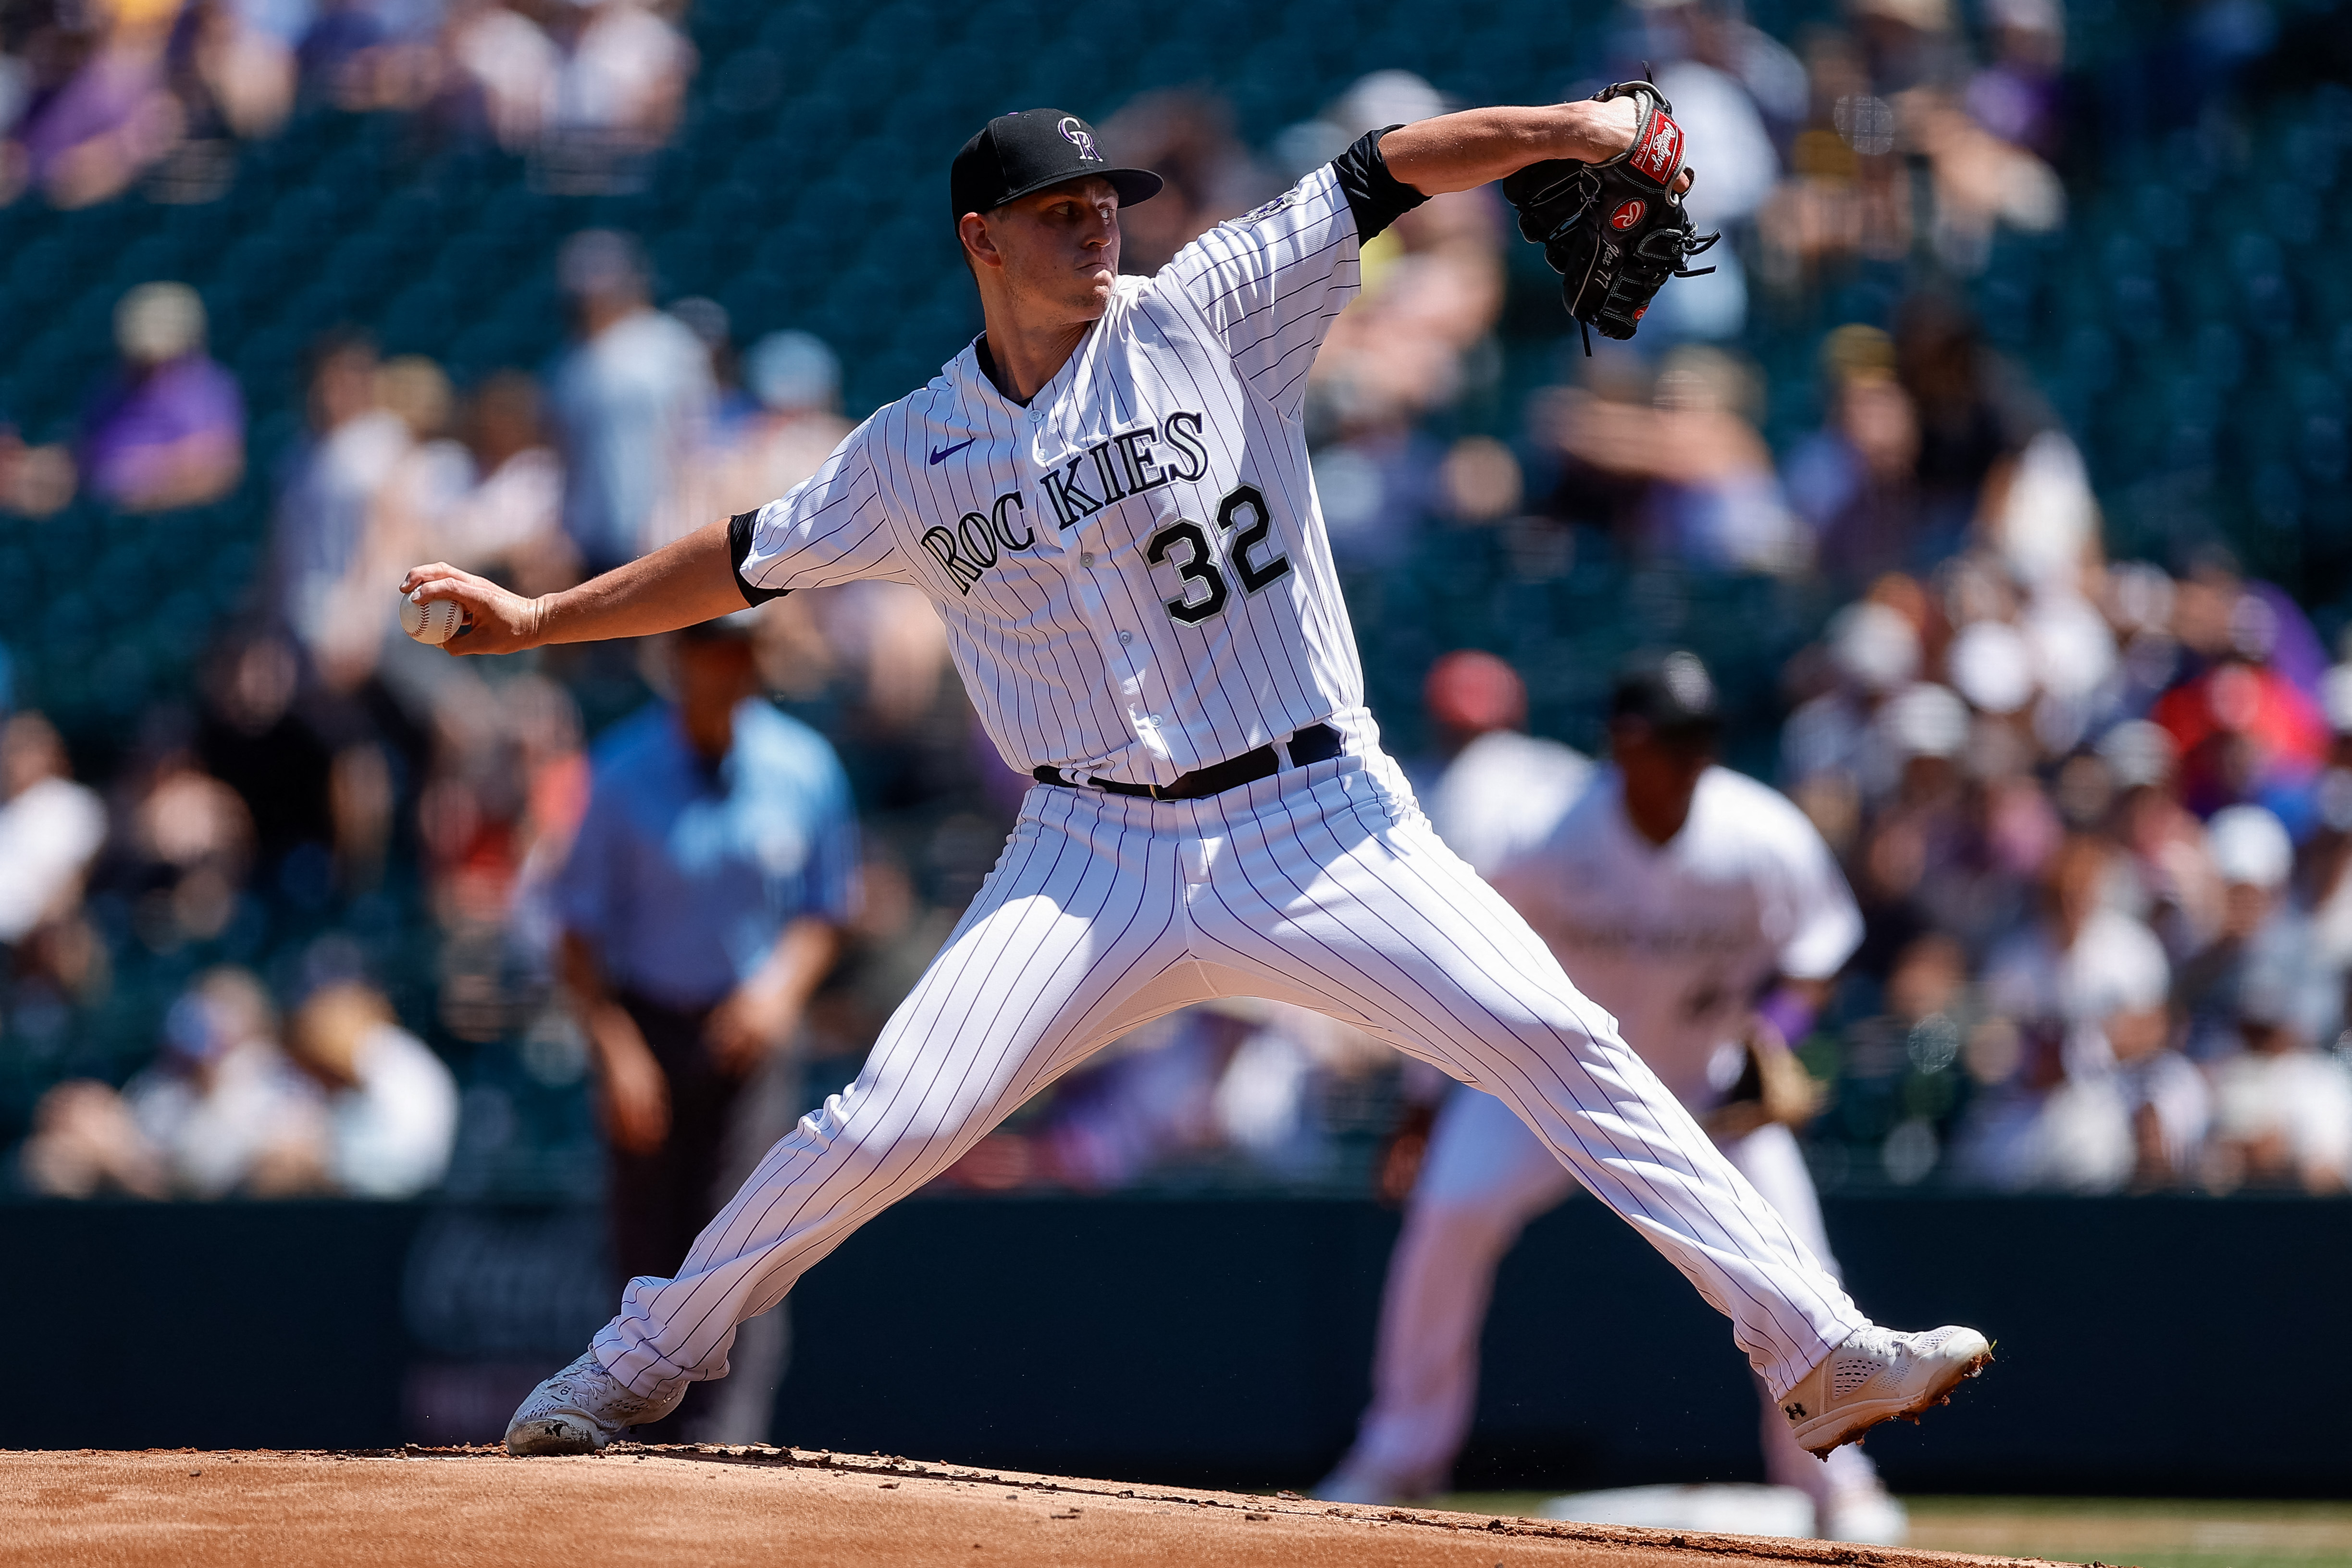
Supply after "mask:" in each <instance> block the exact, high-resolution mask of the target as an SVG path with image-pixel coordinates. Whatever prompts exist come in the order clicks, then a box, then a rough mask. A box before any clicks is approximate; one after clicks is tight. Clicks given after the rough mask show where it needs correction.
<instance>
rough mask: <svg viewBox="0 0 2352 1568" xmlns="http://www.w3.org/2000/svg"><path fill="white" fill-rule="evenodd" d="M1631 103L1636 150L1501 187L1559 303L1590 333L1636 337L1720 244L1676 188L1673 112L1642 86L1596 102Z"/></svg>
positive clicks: (1532, 174)
mask: <svg viewBox="0 0 2352 1568" xmlns="http://www.w3.org/2000/svg"><path fill="white" fill-rule="evenodd" d="M1628 96H1630V97H1632V98H1633V99H1635V100H1636V101H1637V103H1638V104H1639V107H1640V110H1641V118H1640V119H1639V120H1637V121H1636V122H1635V124H1634V128H1633V145H1632V146H1631V147H1629V148H1627V149H1626V150H1625V151H1624V152H1620V153H1619V154H1618V155H1617V156H1616V157H1614V158H1612V159H1610V160H1609V161H1608V162H1605V163H1580V162H1576V161H1574V160H1573V159H1566V158H1554V159H1549V160H1547V161H1546V162H1541V163H1530V164H1528V166H1527V167H1526V168H1524V169H1522V170H1520V171H1519V172H1517V173H1516V174H1513V175H1511V176H1510V177H1509V178H1508V179H1507V180H1505V181H1504V182H1503V194H1504V196H1505V197H1506V198H1507V200H1508V201H1509V202H1510V204H1511V205H1512V206H1514V207H1516V208H1517V209H1518V214H1519V232H1520V233H1521V234H1523V235H1527V236H1528V238H1529V239H1531V240H1533V241H1535V242H1536V243H1537V244H1538V245H1539V246H1543V247H1544V259H1545V260H1546V261H1548V262H1549V263H1551V266H1552V270H1553V271H1555V272H1557V273H1559V275H1560V298H1561V299H1562V300H1564V301H1565V302H1566V304H1567V306H1568V313H1569V314H1570V316H1573V317H1575V318H1576V319H1577V320H1578V321H1579V322H1580V323H1582V324H1583V327H1584V351H1585V352H1586V353H1588V354H1589V353H1591V351H1592V333H1593V330H1594V329H1596V328H1597V329H1599V330H1600V332H1601V336H1602V337H1604V338H1630V337H1632V336H1633V330H1634V329H1635V328H1636V327H1637V326H1638V325H1639V324H1640V323H1641V319H1642V315H1643V312H1644V311H1646V310H1647V309H1649V308H1650V301H1651V299H1652V298H1654V297H1655V296H1656V294H1657V292H1658V290H1659V289H1660V288H1661V287H1664V285H1665V281H1666V279H1667V278H1669V277H1698V276H1699V275H1700V274H1702V273H1708V272H1713V271H1714V270H1715V268H1713V267H1697V268H1693V267H1691V266H1690V265H1689V263H1690V258H1691V257H1692V256H1696V255H1698V254H1699V253H1700V252H1701V251H1703V250H1706V248H1707V247H1708V246H1712V245H1714V244H1715V242H1716V241H1717V240H1718V239H1720V238H1722V237H1723V236H1722V235H1719V234H1711V235H1696V234H1694V233H1692V230H1691V221H1690V214H1688V213H1686V212H1685V211H1684V210H1683V203H1682V197H1681V196H1680V195H1679V194H1677V193H1675V179H1676V178H1677V177H1678V176H1679V175H1680V174H1681V173H1682V172H1683V168H1684V162H1683V128H1682V127H1681V126H1680V125H1678V124H1676V123H1675V119H1674V105H1672V104H1670V103H1668V102H1667V101H1666V100H1665V98H1664V95H1663V94H1661V93H1660V92H1659V91H1658V89H1656V88H1654V87H1653V86H1651V85H1650V84H1649V83H1648V82H1645V81H1622V82H1619V83H1617V84H1616V85H1615V86H1614V87H1605V88H1602V89H1601V90H1600V91H1599V92H1596V93H1594V94H1593V95H1592V97H1593V100H1594V101H1595V102H1597V103H1606V102H1608V101H1609V100H1610V99H1613V98H1623V97H1628Z"/></svg>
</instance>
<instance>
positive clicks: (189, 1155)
mask: <svg viewBox="0 0 2352 1568" xmlns="http://www.w3.org/2000/svg"><path fill="white" fill-rule="evenodd" d="M273 1030H274V1023H273V1019H272V1013H271V1009H270V1006H269V998H268V994H267V993H265V992H264V991H263V990H262V988H261V984H260V982H259V981H257V980H256V979H255V978H254V977H253V976H252V975H251V974H249V973H247V971H245V970H243V969H233V968H221V969H214V970H211V971H208V972H207V973H206V974H205V975H203V976H201V977H199V978H198V979H197V981H196V983H195V984H194V985H193V986H191V987H190V988H188V989H187V990H186V991H184V993H182V995H181V996H180V998H179V999H178V1000H177V1001H175V1002H173V1004H172V1009H171V1011H170V1012H169V1013H168V1014H167V1015H166V1016H165V1018H164V1020H163V1053H162V1055H161V1056H160V1057H159V1058H158V1059H157V1061H155V1063H154V1065H152V1066H151V1067H149V1068H147V1069H146V1070H144V1071H142V1072H140V1073H139V1074H138V1076H136V1077H134V1078H133V1079H131V1082H130V1083H129V1084H128V1085H126V1086H125V1087H124V1089H123V1091H122V1092H121V1094H120V1095H119V1096H118V1095H117V1094H116V1093H115V1092H113V1091H112V1090H110V1089H109V1088H107V1087H106V1086H105V1085H104V1084H102V1083H93V1082H89V1081H87V1080H75V1081H73V1082H67V1083H61V1084H59V1085H58V1087H56V1088H55V1089H52V1090H51V1091H50V1092H48V1093H47V1095H45V1096H44V1097H43V1098H42V1101H41V1103H40V1105H39V1106H38V1107H37V1110H36V1111H35V1113H34V1134H33V1136H32V1137H31V1138H29V1139H28V1140H26V1145H25V1149H24V1152H23V1155H22V1156H21V1168H22V1170H23V1173H24V1176H25V1178H26V1183H27V1184H28V1185H29V1186H32V1187H33V1188H34V1189H35V1190H36V1191H38V1192H44V1193H47V1194H50V1195H52V1196H54V1197H91V1196H93V1195H95V1194H98V1193H100V1192H105V1191H109V1190H118V1191H121V1192H126V1193H129V1194H131V1196H133V1197H174V1196H179V1197H207V1198H209V1197H227V1196H228V1195H229V1194H231V1193H233V1192H239V1191H242V1192H245V1193H247V1194H249V1195H251V1196H255V1197H272V1196H279V1195H283V1194H287V1193H291V1192H300V1191H306V1190H310V1189H311V1188H312V1187H314V1186H316V1181H315V1178H314V1176H313V1174H312V1173H313V1172H314V1171H315V1169H316V1166H317V1159H316V1154H315V1151H316V1150H317V1148H318V1147H319V1145H320V1142H321V1140H322V1139H323V1137H324V1116H325V1112H324V1106H323V1104H322V1103H321V1101H320V1096H319V1093H318V1092H317V1090H316V1089H315V1088H314V1087H313V1086H312V1085H311V1084H310V1081H309V1080H307V1079H305V1078H304V1077H303V1076H302V1075H301V1074H300V1073H299V1072H297V1071H295V1070H294V1068H293V1066H292V1064H291V1063H289V1061H287V1059H286V1056H285V1053H284V1052H283V1051H279V1050H278V1044H277V1041H276V1040H275V1038H274V1035H273Z"/></svg>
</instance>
